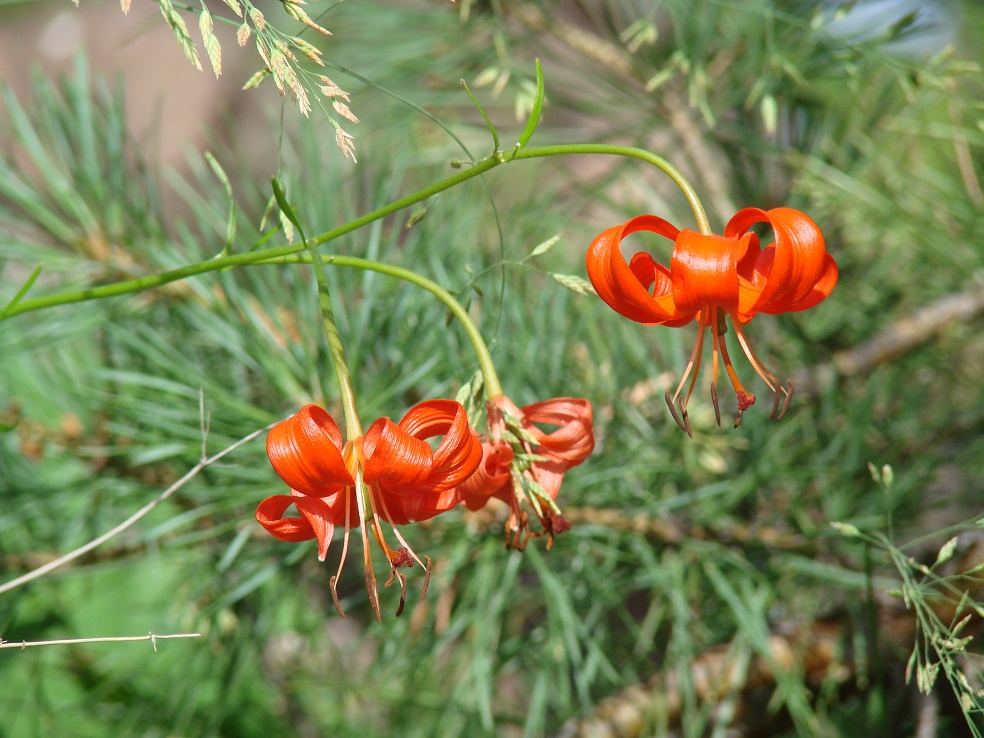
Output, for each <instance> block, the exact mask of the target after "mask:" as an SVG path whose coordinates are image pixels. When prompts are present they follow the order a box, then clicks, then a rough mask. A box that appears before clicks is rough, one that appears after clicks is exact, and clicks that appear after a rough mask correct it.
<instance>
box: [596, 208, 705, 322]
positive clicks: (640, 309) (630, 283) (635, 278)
mask: <svg viewBox="0 0 984 738" xmlns="http://www.w3.org/2000/svg"><path fill="white" fill-rule="evenodd" d="M637 231H651V232H653V233H657V234H659V235H661V236H664V237H665V238H668V239H670V240H675V239H676V237H677V234H678V233H679V231H678V229H677V228H676V227H675V226H673V225H672V224H670V223H668V222H667V221H665V220H663V219H662V218H657V217H656V216H654V215H640V216H637V217H635V218H632V219H631V220H629V221H626V222H625V223H623V224H622V225H620V226H615V227H613V228H609V229H607V230H605V231H603V232H602V233H601V234H599V235H598V236H597V237H596V238H595V239H594V241H592V242H591V246H590V247H589V248H588V254H587V257H586V260H585V261H586V266H587V271H588V279H590V280H591V284H592V285H594V288H595V290H596V291H597V293H598V295H599V297H601V299H602V300H604V301H605V303H607V304H608V306H609V307H611V308H612V309H613V310H614V311H615V312H617V313H618V314H619V315H623V316H624V317H626V318H628V319H629V320H634V321H636V322H638V323H647V324H660V325H662V324H666V323H668V322H669V321H674V322H677V321H682V322H680V323H678V324H680V325H682V324H684V323H686V322H689V321H690V320H691V319H692V318H693V315H685V314H683V313H681V312H680V311H679V310H677V308H676V306H675V305H674V303H673V296H672V295H671V294H670V293H669V292H668V290H667V288H668V287H669V284H668V282H667V280H666V274H667V270H666V267H663V266H661V265H659V264H657V263H656V262H655V261H653V260H652V258H651V257H648V255H645V257H648V260H647V259H646V258H645V257H643V258H641V259H640V257H638V255H637V256H636V257H634V258H633V264H632V266H631V267H630V266H629V264H628V263H627V262H626V261H625V257H624V256H622V250H621V248H620V244H621V243H622V239H623V238H625V237H626V236H627V235H629V234H630V233H635V232H637ZM651 290H653V291H651Z"/></svg>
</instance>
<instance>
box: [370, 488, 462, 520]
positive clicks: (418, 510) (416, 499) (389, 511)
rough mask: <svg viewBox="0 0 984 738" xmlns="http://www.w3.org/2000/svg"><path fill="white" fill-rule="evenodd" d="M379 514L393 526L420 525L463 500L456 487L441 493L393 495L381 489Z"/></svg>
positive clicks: (418, 492) (423, 491) (415, 492)
mask: <svg viewBox="0 0 984 738" xmlns="http://www.w3.org/2000/svg"><path fill="white" fill-rule="evenodd" d="M379 493H380V495H379V496H380V500H381V504H380V510H379V513H380V515H381V516H382V518H383V519H384V520H386V521H387V522H388V523H390V524H392V525H408V524H410V523H419V522H420V521H421V520H430V519H431V518H433V517H435V516H437V515H440V514H441V513H443V512H447V511H448V510H450V509H451V508H453V507H455V506H456V505H457V504H458V503H459V502H460V501H461V498H460V496H459V494H458V490H457V489H456V488H454V487H452V488H451V489H445V490H441V491H425V490H421V489H417V490H416V491H414V492H411V493H410V494H393V493H391V492H389V491H387V490H385V489H380V490H379Z"/></svg>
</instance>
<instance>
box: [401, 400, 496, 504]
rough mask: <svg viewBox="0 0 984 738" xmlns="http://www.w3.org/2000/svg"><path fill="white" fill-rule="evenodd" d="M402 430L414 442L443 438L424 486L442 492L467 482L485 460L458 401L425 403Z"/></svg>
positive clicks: (405, 418)
mask: <svg viewBox="0 0 984 738" xmlns="http://www.w3.org/2000/svg"><path fill="white" fill-rule="evenodd" d="M400 427H401V428H403V429H404V430H406V431H407V432H408V433H410V434H411V435H413V436H414V437H415V438H419V439H425V438H433V437H434V436H439V435H442V434H443V435H444V438H443V439H442V440H441V442H440V444H438V446H437V449H435V451H434V456H433V459H432V462H431V471H430V474H429V475H428V477H427V479H426V480H424V483H423V484H424V486H426V487H428V488H430V489H433V490H437V491H441V490H445V489H450V488H451V487H454V486H455V485H457V484H460V483H461V482H462V481H464V480H465V479H467V478H468V477H469V476H471V475H472V473H473V472H474V471H475V469H476V468H477V467H478V465H479V463H480V462H481V460H482V444H481V441H479V440H478V437H477V436H476V435H475V434H474V433H473V432H472V429H471V427H470V426H469V424H468V415H467V414H466V413H465V408H464V407H463V406H462V405H461V403H460V402H456V401H455V400H426V401H424V402H421V403H419V404H417V405H415V406H414V407H412V408H411V409H410V410H409V411H408V412H407V414H406V415H404V416H403V419H402V420H401V421H400Z"/></svg>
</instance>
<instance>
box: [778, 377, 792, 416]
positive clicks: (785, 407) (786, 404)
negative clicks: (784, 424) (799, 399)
mask: <svg viewBox="0 0 984 738" xmlns="http://www.w3.org/2000/svg"><path fill="white" fill-rule="evenodd" d="M786 386H787V388H788V389H787V391H786V401H785V402H784V403H782V410H780V411H779V415H777V416H776V420H782V416H783V415H785V414H786V411H787V410H788V409H789V403H790V402H792V399H793V383H792V381H791V380H788V379H787V380H786Z"/></svg>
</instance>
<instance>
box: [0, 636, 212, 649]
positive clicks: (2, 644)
mask: <svg viewBox="0 0 984 738" xmlns="http://www.w3.org/2000/svg"><path fill="white" fill-rule="evenodd" d="M199 637H201V633H168V634H166V635H157V634H155V633H148V634H147V635H145V636H110V637H106V638H61V639H58V640H53V641H5V640H3V638H0V648H19V649H20V650H21V651H23V650H24V649H26V648H32V647H34V646H71V645H75V644H78V643H123V642H126V641H150V642H151V644H153V646H154V650H155V651H156V650H157V641H167V640H172V639H174V638H199Z"/></svg>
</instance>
